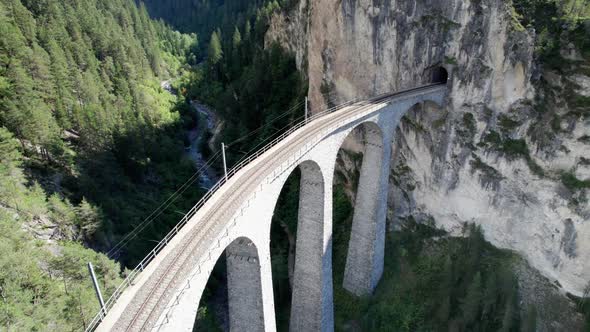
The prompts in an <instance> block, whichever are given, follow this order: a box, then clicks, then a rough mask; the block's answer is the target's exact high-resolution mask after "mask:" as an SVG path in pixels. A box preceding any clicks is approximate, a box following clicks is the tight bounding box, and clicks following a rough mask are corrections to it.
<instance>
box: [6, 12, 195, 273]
mask: <svg viewBox="0 0 590 332" xmlns="http://www.w3.org/2000/svg"><path fill="white" fill-rule="evenodd" d="M8 9H10V10H8ZM196 51H197V37H196V35H194V34H181V33H179V32H177V31H173V30H172V29H171V28H170V27H168V26H167V25H166V24H165V23H163V22H156V21H153V20H151V19H150V18H149V15H148V13H147V10H146V8H145V7H144V6H137V5H136V3H135V2H134V1H132V0H105V1H94V0H79V1H75V3H73V2H71V1H65V2H64V1H57V0H46V1H41V2H39V1H30V0H0V126H1V127H4V128H6V129H7V130H8V131H10V133H11V135H12V136H14V137H15V138H16V139H18V141H17V142H16V143H15V142H14V141H12V140H9V141H10V142H12V143H10V144H9V145H5V144H4V145H2V147H0V148H1V149H3V150H6V151H7V152H10V153H7V154H6V158H9V159H10V160H11V162H10V163H8V162H7V163H6V166H4V162H3V165H2V168H1V169H0V172H5V173H6V174H7V175H8V174H10V176H9V177H6V178H5V177H4V176H3V177H2V179H1V180H0V199H1V203H2V204H3V205H6V206H8V207H9V208H11V209H14V210H17V211H19V213H22V214H24V215H26V216H27V218H29V219H30V218H33V217H43V218H45V219H49V220H50V221H51V222H52V223H53V224H55V225H56V226H57V227H58V228H57V229H58V232H57V235H59V236H60V237H61V238H68V239H74V238H76V239H82V238H84V239H85V240H87V241H92V243H93V245H95V246H96V247H107V246H108V245H110V244H112V243H114V242H116V241H117V239H118V238H120V236H122V235H123V234H125V233H127V232H128V231H130V230H131V229H132V228H133V226H134V225H136V224H138V223H139V222H140V221H141V220H143V219H144V218H145V217H146V216H147V215H148V214H149V212H150V211H151V210H152V209H153V207H154V206H155V205H157V204H156V203H157V202H161V201H163V200H164V199H165V198H167V196H169V195H170V194H171V193H172V192H174V191H175V189H176V188H177V187H179V185H180V184H181V183H182V182H183V181H184V180H185V179H186V178H188V177H190V175H192V172H193V166H192V165H191V164H190V163H187V162H184V161H183V160H182V139H183V128H184V126H183V123H182V122H181V121H182V119H183V118H182V117H181V112H184V113H187V112H189V111H190V108H188V110H187V107H186V102H185V100H184V97H182V96H181V97H179V98H178V99H176V98H175V97H174V96H172V95H171V94H170V93H169V92H167V91H165V90H163V89H162V88H161V87H160V81H161V80H164V79H165V78H168V77H170V76H178V75H183V74H184V73H185V72H187V71H188V70H190V67H189V65H190V64H196V55H195V52H196ZM7 137H8V136H7V134H6V133H5V130H4V129H2V130H1V131H0V140H1V141H2V142H3V143H4V142H6V141H7ZM17 145H18V149H19V150H20V152H19V153H21V154H24V155H25V156H26V157H27V158H25V159H23V158H21V159H14V158H12V157H10V156H11V153H12V152H13V151H15V149H16V146H17ZM3 157H4V154H3ZM23 160H24V163H23ZM23 169H25V170H27V174H26V175H27V178H28V179H30V180H32V181H24V175H23ZM54 178H58V179H60V180H59V181H58V183H55V185H53V180H52V179H54ZM37 180H38V181H37ZM36 182H38V183H39V184H36ZM199 194H200V193H199V190H192V191H191V192H190V193H189V194H187V195H186V196H184V197H183V199H181V200H179V201H178V202H177V204H174V205H173V206H171V209H174V210H168V211H166V212H165V213H163V214H162V215H161V220H160V222H159V223H157V225H156V226H154V227H150V228H148V229H147V230H146V233H145V234H143V235H144V236H146V237H149V238H150V240H153V239H154V238H155V239H157V238H160V237H161V236H162V234H164V233H166V232H167V230H168V229H169V228H170V227H171V225H173V224H174V223H176V222H177V221H178V219H179V217H178V214H177V213H176V212H173V211H176V210H180V211H185V210H187V209H188V207H189V206H191V205H192V204H193V203H194V201H195V200H196V197H197V196H198V195H199ZM47 196H49V198H47ZM152 247H153V243H152V242H148V241H141V239H140V240H139V241H138V243H134V244H133V246H131V247H129V248H126V251H125V253H124V256H123V257H121V258H122V259H123V260H124V261H125V263H126V264H133V263H134V262H135V261H136V260H137V259H139V258H141V257H142V256H143V255H144V254H145V252H147V251H148V250H150V249H151V248H152Z"/></svg>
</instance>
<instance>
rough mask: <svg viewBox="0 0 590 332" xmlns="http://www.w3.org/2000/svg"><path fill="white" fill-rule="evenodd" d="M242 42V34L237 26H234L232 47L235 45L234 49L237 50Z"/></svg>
mask: <svg viewBox="0 0 590 332" xmlns="http://www.w3.org/2000/svg"><path fill="white" fill-rule="evenodd" d="M241 43H242V35H241V34H240V30H239V29H238V27H237V26H236V27H235V28H234V35H233V37H232V47H233V49H234V50H237V49H238V47H240V44H241Z"/></svg>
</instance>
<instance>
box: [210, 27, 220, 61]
mask: <svg viewBox="0 0 590 332" xmlns="http://www.w3.org/2000/svg"><path fill="white" fill-rule="evenodd" d="M207 56H208V57H207V60H208V61H209V64H210V65H211V66H214V65H216V64H217V63H219V61H221V58H222V57H223V50H222V49H221V41H220V39H219V35H218V34H217V31H213V33H212V34H211V40H210V42H209V51H208V52H207Z"/></svg>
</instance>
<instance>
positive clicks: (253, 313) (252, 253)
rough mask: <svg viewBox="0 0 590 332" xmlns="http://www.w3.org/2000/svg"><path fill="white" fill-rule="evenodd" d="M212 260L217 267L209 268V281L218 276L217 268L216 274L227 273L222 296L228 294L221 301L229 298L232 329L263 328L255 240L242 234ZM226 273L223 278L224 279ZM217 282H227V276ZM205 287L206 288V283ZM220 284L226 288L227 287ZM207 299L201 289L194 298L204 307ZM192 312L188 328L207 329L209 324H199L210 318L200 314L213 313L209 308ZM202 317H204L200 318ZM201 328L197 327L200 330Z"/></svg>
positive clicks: (259, 276) (259, 272) (228, 310)
mask: <svg viewBox="0 0 590 332" xmlns="http://www.w3.org/2000/svg"><path fill="white" fill-rule="evenodd" d="M224 254H225V255H224ZM212 262H213V264H215V268H211V269H210V270H209V271H208V272H209V273H208V274H207V275H206V279H207V280H208V282H207V283H209V282H210V281H211V278H216V277H218V276H214V274H215V273H216V272H217V274H226V275H225V276H226V278H227V279H226V281H227V294H221V296H225V295H227V299H221V301H220V302H222V304H224V303H225V300H227V312H228V319H229V321H228V323H229V328H230V330H232V331H264V330H265V328H264V326H265V320H264V310H263V296H262V284H261V275H262V273H261V266H260V255H259V250H258V248H257V246H256V244H255V243H254V242H253V241H252V240H251V239H250V238H248V237H246V236H239V237H237V238H236V239H234V240H233V241H232V242H231V243H229V245H227V246H226V247H225V249H224V250H223V251H221V254H220V255H218V256H216V257H212ZM225 276H223V277H225ZM223 277H222V278H221V279H224V278H223ZM216 282H225V280H220V281H219V280H218V281H216ZM202 287H203V288H205V289H206V288H207V285H203V286H202ZM221 288H222V289H225V287H221ZM206 300H207V299H206V298H204V297H203V293H202V292H201V295H200V296H199V297H198V298H195V299H194V302H195V303H194V304H195V306H196V308H199V309H201V308H203V307H204V303H203V301H206ZM193 312H194V314H193V317H192V321H193V322H194V326H186V327H185V329H186V330H194V329H195V328H204V330H206V329H207V326H200V324H206V323H207V319H209V318H206V317H201V315H211V313H210V312H208V310H207V311H201V310H198V311H196V310H195V311H193ZM200 319H201V321H199V320H200ZM187 321H191V320H190V319H189V320H187ZM189 328H190V329H189ZM200 330H201V329H197V331H200Z"/></svg>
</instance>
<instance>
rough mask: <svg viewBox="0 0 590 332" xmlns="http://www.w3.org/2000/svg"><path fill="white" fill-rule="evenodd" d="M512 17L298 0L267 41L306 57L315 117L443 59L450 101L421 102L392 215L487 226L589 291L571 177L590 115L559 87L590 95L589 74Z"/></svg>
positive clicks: (393, 188) (488, 7) (587, 246)
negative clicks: (567, 65) (562, 67)
mask: <svg viewBox="0 0 590 332" xmlns="http://www.w3.org/2000/svg"><path fill="white" fill-rule="evenodd" d="M512 12H513V11H512V8H511V4H510V2H509V1H504V0H471V1H469V0H466V1H462V0H424V1H414V0H313V1H312V0H300V2H299V4H298V5H297V6H295V8H294V9H292V10H291V11H290V12H288V13H279V14H276V15H275V16H274V17H273V19H272V22H271V27H270V29H269V31H268V33H267V43H271V42H273V41H278V42H279V43H281V44H282V45H283V46H284V47H286V48H288V49H290V50H291V51H292V52H293V53H294V54H295V55H296V58H297V63H298V66H299V67H300V69H301V70H303V71H304V72H305V73H307V75H308V78H309V94H310V99H311V104H312V111H314V112H317V111H320V110H322V109H323V108H325V107H326V106H327V105H333V104H339V103H341V102H343V101H346V100H349V99H352V98H363V97H370V96H374V95H377V94H379V93H382V92H389V91H396V90H400V89H404V88H409V87H414V86H417V85H421V84H424V83H428V82H429V81H430V79H431V70H432V68H434V67H437V66H444V67H445V68H446V69H447V70H448V71H449V72H450V73H451V80H450V82H449V83H448V84H449V88H450V94H449V97H448V103H447V106H446V107H445V108H444V109H436V108H434V107H433V106H432V105H424V106H423V107H418V108H417V109H416V110H414V111H413V112H411V113H410V114H409V115H408V116H407V117H406V118H405V119H404V121H403V123H402V124H401V126H400V128H399V129H398V130H397V132H396V136H395V137H396V138H395V144H394V146H395V148H394V153H393V159H394V160H393V163H392V175H391V179H390V195H389V200H390V211H389V220H390V221H392V224H393V225H395V224H398V223H399V222H400V221H402V220H403V219H404V218H407V217H408V216H410V215H413V216H418V217H420V216H421V217H424V218H430V217H432V218H434V219H435V221H436V223H437V224H438V225H439V226H441V227H444V228H446V229H447V230H449V231H455V230H459V229H460V228H461V227H462V224H463V223H464V222H475V223H478V224H481V225H482V227H483V229H484V232H485V235H486V237H487V239H488V240H489V241H491V242H492V243H493V244H495V245H497V246H499V247H503V248H508V249H514V250H517V251H519V252H520V253H521V254H522V255H523V256H524V257H526V258H527V259H528V260H529V262H530V263H531V265H532V266H534V267H535V268H537V269H539V270H540V271H541V272H542V273H543V274H544V275H545V276H547V277H548V278H550V279H551V280H555V281H556V284H558V285H560V286H561V287H563V289H564V290H566V291H568V292H571V293H574V294H577V295H580V294H581V293H582V291H583V289H584V287H585V286H586V285H587V284H588V282H589V281H590V259H589V257H590V241H588V239H590V205H589V203H588V197H590V192H589V190H588V189H587V188H586V189H585V188H579V187H576V186H572V185H569V186H568V185H565V184H564V183H567V181H564V179H565V178H567V176H569V175H571V174H573V175H574V176H575V178H576V179H579V180H586V179H590V145H589V144H590V136H589V135H590V121H589V120H588V118H584V115H583V114H584V113H583V112H582V113H581V114H582V115H580V112H575V109H574V108H575V107H572V106H571V105H569V104H568V103H567V101H564V100H563V99H560V98H562V97H560V96H559V91H562V92H563V93H565V92H568V93H574V94H578V95H583V96H584V95H587V94H589V93H590V92H588V82H590V78H589V77H588V76H586V75H584V74H582V73H575V74H571V75H569V76H568V75H567V74H563V73H560V74H558V73H554V72H550V71H547V70H543V68H541V67H540V66H539V65H538V63H537V62H536V61H535V60H534V38H535V32H534V31H532V30H525V29H523V28H522V27H521V26H519V24H518V22H517V21H516V19H515V18H513V15H512V14H511V13H512ZM568 52H569V53H568V54H569V55H570V56H573V57H575V56H576V54H575V53H576V51H575V50H568ZM540 77H543V78H544V80H543V81H544V82H549V83H546V84H545V85H544V86H543V88H540V85H539V84H538V82H539V81H540ZM542 89H543V91H541V90H542ZM547 89H549V90H552V91H558V93H557V94H552V95H555V96H553V97H552V98H550V99H548V100H550V101H551V102H549V103H548V104H546V105H543V106H544V108H547V109H549V111H545V112H544V113H543V112H540V111H539V105H537V102H536V101H538V99H539V98H538V97H539V96H544V95H546V94H547V91H546V90H547ZM566 90H567V91H566ZM576 107H577V106H576ZM576 114H577V115H576ZM570 184H571V182H570Z"/></svg>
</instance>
